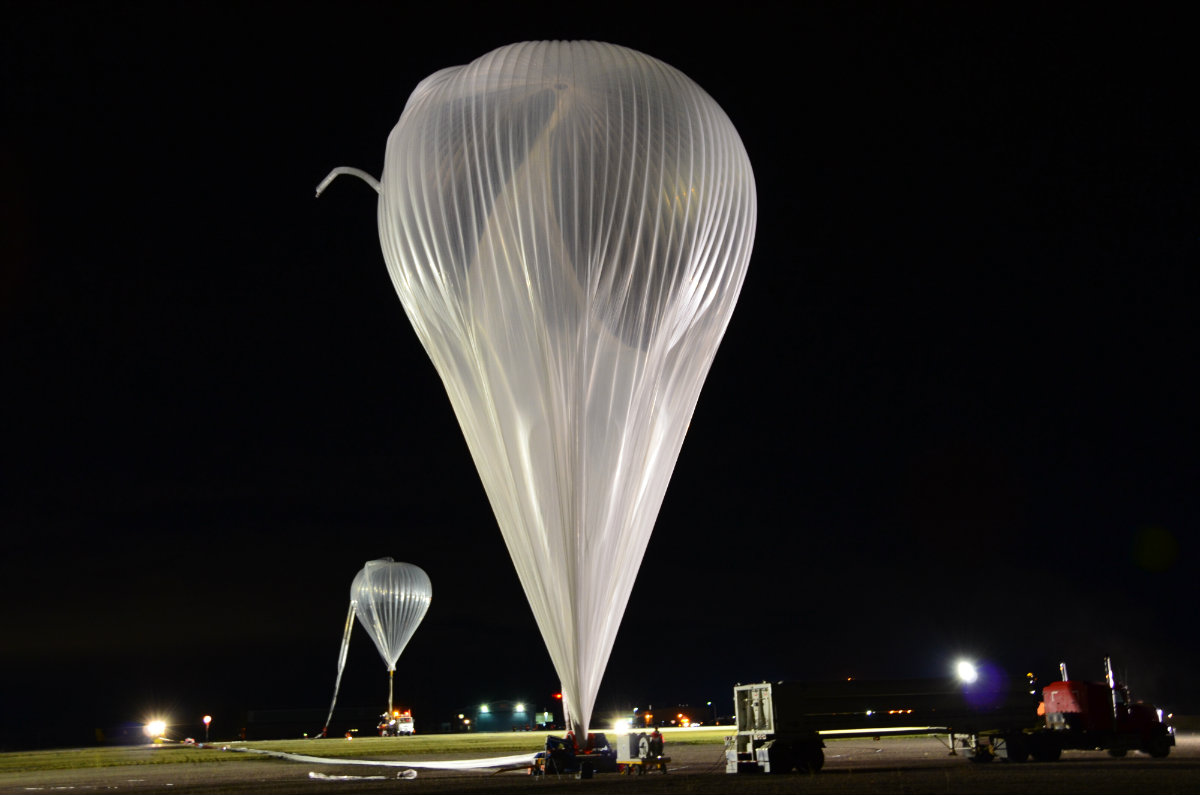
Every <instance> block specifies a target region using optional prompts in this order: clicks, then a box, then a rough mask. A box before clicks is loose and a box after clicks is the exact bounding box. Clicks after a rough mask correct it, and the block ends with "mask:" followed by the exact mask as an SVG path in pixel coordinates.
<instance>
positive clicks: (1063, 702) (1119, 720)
mask: <svg viewBox="0 0 1200 795" xmlns="http://www.w3.org/2000/svg"><path fill="white" fill-rule="evenodd" d="M1059 668H1060V670H1061V673H1062V681H1060V682H1052V683H1051V684H1049V685H1047V686H1046V687H1045V688H1044V689H1043V690H1042V706H1041V707H1040V708H1039V710H1038V711H1039V713H1042V714H1044V715H1045V726H1044V727H1042V728H1040V729H1039V730H1037V731H1034V732H1031V733H1029V734H1028V752H1029V754H1030V755H1032V756H1033V758H1034V759H1036V760H1038V761H1042V762H1050V761H1053V760H1055V759H1058V757H1059V756H1060V755H1061V754H1062V752H1063V751H1064V750H1067V749H1079V750H1089V751H1090V750H1107V751H1108V753H1109V754H1110V755H1111V756H1125V754H1126V753H1128V752H1129V751H1141V752H1143V753H1145V754H1149V755H1150V756H1152V757H1154V758H1155V759H1162V758H1163V757H1165V756H1167V755H1168V754H1169V753H1171V747H1172V746H1174V745H1175V730H1174V727H1172V726H1171V725H1170V724H1169V723H1167V722H1166V721H1164V720H1163V712H1162V710H1161V709H1158V708H1157V707H1155V706H1154V705H1153V704H1146V703H1143V702H1141V701H1134V700H1133V699H1132V698H1131V697H1130V695H1129V688H1128V687H1126V685H1125V684H1124V683H1123V682H1120V681H1118V680H1117V678H1116V676H1115V675H1114V674H1113V668H1112V660H1110V659H1109V658H1108V657H1105V658H1104V674H1105V681H1103V682H1084V681H1080V680H1076V679H1070V678H1068V676H1067V666H1066V664H1065V663H1063V664H1060V666H1059ZM1012 756H1013V749H1011V748H1010V749H1009V757H1010V758H1012Z"/></svg>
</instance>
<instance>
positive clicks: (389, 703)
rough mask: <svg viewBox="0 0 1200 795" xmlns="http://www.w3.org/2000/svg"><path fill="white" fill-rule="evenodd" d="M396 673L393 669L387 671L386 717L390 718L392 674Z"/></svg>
mask: <svg viewBox="0 0 1200 795" xmlns="http://www.w3.org/2000/svg"><path fill="white" fill-rule="evenodd" d="M394 673H396V669H395V668H389V669H388V713H387V714H388V717H389V718H391V716H392V674H394Z"/></svg>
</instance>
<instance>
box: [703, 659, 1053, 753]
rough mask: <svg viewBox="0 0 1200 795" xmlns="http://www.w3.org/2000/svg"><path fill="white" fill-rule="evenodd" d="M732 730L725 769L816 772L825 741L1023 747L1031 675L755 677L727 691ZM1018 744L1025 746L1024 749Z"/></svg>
mask: <svg viewBox="0 0 1200 795" xmlns="http://www.w3.org/2000/svg"><path fill="white" fill-rule="evenodd" d="M733 700H734V712H735V717H736V723H737V734H736V735H731V736H729V737H727V738H726V741H725V771H726V772H727V773H788V772H791V771H792V770H799V771H801V772H808V773H815V772H817V771H819V770H820V769H821V767H822V766H823V765H824V763H825V752H824V750H823V749H824V748H825V740H829V739H842V738H849V737H863V736H866V737H883V736H917V735H948V736H949V748H950V752H951V753H956V751H955V743H956V740H957V741H959V742H961V743H962V746H963V748H964V750H965V751H966V752H967V754H968V755H971V756H979V755H983V756H985V757H988V758H990V756H991V755H994V754H995V752H996V751H997V750H1002V749H1004V748H1005V747H1006V745H1007V744H1008V743H1009V742H1012V743H1013V744H1014V745H1021V744H1022V743H1023V739H1024V733H1025V732H1026V731H1027V730H1029V729H1030V728H1032V727H1034V726H1036V724H1037V720H1038V717H1037V712H1038V699H1037V690H1036V687H1034V686H1033V684H1032V682H1031V679H1030V678H1022V679H1013V678H1007V677H995V676H993V677H984V678H981V679H980V680H977V681H976V682H974V683H971V684H966V683H964V682H962V681H960V680H958V679H955V678H949V677H947V678H937V679H909V680H891V681H860V680H857V679H850V680H846V681H844V682H826V683H808V682H760V683H757V684H749V685H738V686H737V687H735V688H734V689H733ZM1022 747H1023V746H1022Z"/></svg>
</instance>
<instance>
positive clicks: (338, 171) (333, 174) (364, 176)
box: [317, 166, 383, 196]
mask: <svg viewBox="0 0 1200 795" xmlns="http://www.w3.org/2000/svg"><path fill="white" fill-rule="evenodd" d="M342 174H350V175H351V176H355V177H358V178H359V179H361V180H362V181H363V182H365V183H367V184H368V185H370V186H371V187H372V188H374V189H375V192H376V193H382V192H383V189H382V188H381V187H380V186H379V180H377V179H375V178H374V177H372V176H371V175H370V174H368V173H367V172H365V171H363V170H362V169H361V168H353V167H352V166H338V167H337V168H335V169H334V170H333V171H330V172H329V176H327V177H325V179H323V180H321V184H320V185H318V186H317V195H318V196H320V195H321V193H322V192H324V190H325V189H326V188H328V187H329V183H331V182H333V181H334V180H335V179H337V178H338V177H340V176H341V175H342Z"/></svg>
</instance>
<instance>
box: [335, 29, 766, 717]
mask: <svg viewBox="0 0 1200 795" xmlns="http://www.w3.org/2000/svg"><path fill="white" fill-rule="evenodd" d="M347 171H350V172H351V173H353V170H343V171H342V172H341V173H346V172H347ZM334 176H336V172H335V173H333V174H331V175H330V176H329V177H328V178H327V179H326V182H325V183H322V185H321V187H320V188H318V193H319V192H320V190H321V189H323V188H324V186H325V185H326V184H328V181H329V180H331V179H332V178H333V177H334ZM375 187H376V188H377V190H378V192H379V201H378V222H379V236H380V243H381V246H382V249H383V256H384V260H385V262H386V263H387V267H388V271H389V273H390V275H391V278H392V282H393V284H394V286H395V289H396V292H397V294H398V295H399V297H400V301H401V304H402V305H403V307H404V310H405V313H406V314H407V316H408V318H409V320H410V321H411V323H412V325H413V328H414V329H415V331H416V333H417V336H418V337H419V338H420V340H421V343H422V344H423V345H424V347H425V350H426V351H427V352H428V354H429V357H430V359H431V360H432V362H433V364H434V367H435V368H436V370H437V372H438V374H439V375H440V376H441V379H442V382H443V384H444V385H445V388H446V392H447V394H448V396H449V398H450V402H451V404H452V405H453V408H454V411H455V414H456V416H457V418H458V421H459V424H460V426H461V428H462V431H463V434H464V436H465V438H466V441H467V444H468V446H469V448H470V450H471V455H472V456H473V458H474V461H475V465H476V468H477V469H478V471H479V475H480V478H481V480H482V482H483V486H484V489H485V491H486V493H487V496H488V499H489V501H490V503H491V506H492V509H493V511H494V513H495V516H496V520H497V522H498V524H499V526H500V530H501V533H502V535H503V537H504V541H505V543H506V545H507V547H508V551H509V553H510V555H511V557H512V560H513V564H514V566H515V567H516V570H517V574H518V576H519V578H520V581H521V584H522V586H523V588H524V590H525V594H526V596H527V598H528V600H529V604H530V607H531V608H532V610H533V614H534V617H535V618H536V621H537V624H538V627H539V629H540V630H541V633H542V636H543V638H544V640H545V643H546V648H547V650H548V651H549V653H550V657H551V660H552V661H553V663H554V666H555V670H556V671H557V672H558V675H559V677H560V678H561V687H562V691H563V695H564V700H565V702H566V705H567V710H568V722H569V723H570V725H571V726H572V728H574V729H575V730H576V731H577V732H586V730H587V727H588V724H589V721H590V719H591V713H592V710H593V708H594V705H595V700H596V696H597V693H598V691H599V688H600V683H601V679H602V677H603V674H604V670H605V667H606V666H607V663H608V658H609V655H610V653H611V651H612V647H613V642H614V640H615V637H616V634H617V629H618V627H619V625H620V622H621V617H622V615H623V614H624V611H625V607H626V604H627V602H628V600H629V595H630V592H631V591H632V589H633V584H634V579H635V577H636V575H637V571H638V568H639V566H640V565H641V560H642V557H643V554H644V552H645V549H646V546H647V544H648V542H649V538H650V533H651V531H652V530H653V527H654V522H655V520H656V518H657V516H658V512H659V508H660V506H661V504H662V500H663V497H664V494H665V492H666V489H667V485H668V482H669V480H670V477H671V473H672V471H673V470H674V467H675V462H676V460H677V458H678V456H679V453H680V449H681V447H682V444H683V439H684V435H685V434H686V432H687V429H688V425H689V423H690V421H691V418H692V415H693V412H694V410H695V406H696V402H697V400H698V398H699V394H700V390H701V387H702V385H703V383H704V380H705V377H706V376H707V374H708V371H709V369H710V367H711V365H712V362H713V359H714V357H715V355H716V351H717V347H718V345H719V343H720V341H721V339H722V337H723V335H724V333H725V330H726V328H727V326H728V323H729V319H730V316H731V313H732V311H733V307H734V304H735V302H736V300H737V296H738V294H739V292H740V290H741V286H742V282H743V280H744V278H745V274H746V268H747V264H748V262H749V258H750V250H751V247H752V243H753V237H754V226H755V217H756V198H755V187H754V176H753V172H752V170H751V167H750V163H749V159H748V156H747V154H746V151H745V148H744V147H743V145H742V142H741V140H740V138H739V136H738V134H737V132H736V130H735V129H734V127H733V125H732V123H731V122H730V120H729V118H728V117H727V116H726V114H725V113H724V112H723V111H722V110H721V108H720V107H719V106H718V105H717V104H716V102H715V101H714V100H713V99H712V98H711V97H710V96H709V95H708V94H706V93H705V92H704V91H703V90H702V89H701V88H700V87H699V86H697V85H696V84H695V83H694V82H693V81H692V80H690V79H689V78H688V77H687V76H685V75H684V74H682V73H681V72H679V71H678V70H676V69H674V68H673V67H671V66H668V65H667V64H664V63H662V62H661V61H659V60H656V59H654V58H652V57H649V56H647V55H644V54H642V53H640V52H636V51H634V50H630V49H627V48H624V47H619V46H615V45H611V44H604V43H600V42H587V41H572V42H525V43H520V44H513V45H510V46H506V47H502V48H500V49H497V50H495V51H493V52H491V53H488V54H486V55H484V56H482V57H480V58H478V59H477V60H475V61H474V62H472V63H470V64H467V65H465V66H459V67H454V68H449V69H444V70H442V71H440V72H437V73H435V74H433V75H431V76H430V77H428V78H426V79H425V80H424V81H422V82H421V83H420V84H419V85H418V86H417V88H416V90H415V91H414V92H413V94H412V96H411V97H410V98H409V100H408V104H407V105H406V107H405V109H404V112H403V114H402V115H401V117H400V120H399V122H398V123H397V124H396V126H395V128H394V129H393V130H392V132H391V135H390V136H389V138H388V142H387V150H386V155H385V164H384V171H383V175H382V178H381V179H380V180H379V183H378V185H377V186H375ZM381 652H382V647H381Z"/></svg>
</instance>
